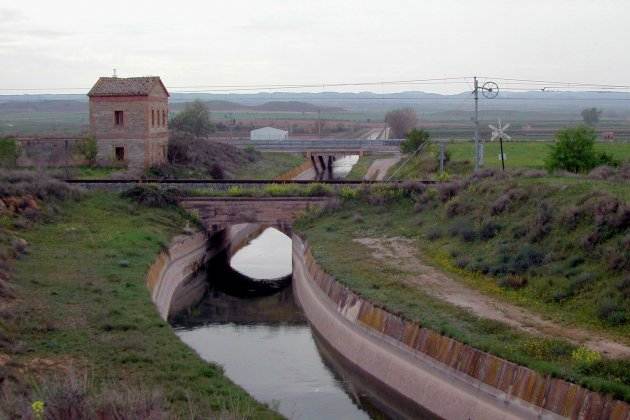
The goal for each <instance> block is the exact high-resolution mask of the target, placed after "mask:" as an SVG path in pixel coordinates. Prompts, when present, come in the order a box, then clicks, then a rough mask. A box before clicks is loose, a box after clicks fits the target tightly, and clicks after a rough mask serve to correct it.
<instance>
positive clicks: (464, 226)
mask: <svg viewBox="0 0 630 420" xmlns="http://www.w3.org/2000/svg"><path fill="white" fill-rule="evenodd" d="M448 233H449V235H451V236H458V237H460V238H461V239H462V240H463V241H465V242H472V241H474V240H475V239H476V237H477V232H475V229H474V228H473V227H472V221H469V220H460V221H457V222H456V223H454V224H452V225H451V226H449V228H448Z"/></svg>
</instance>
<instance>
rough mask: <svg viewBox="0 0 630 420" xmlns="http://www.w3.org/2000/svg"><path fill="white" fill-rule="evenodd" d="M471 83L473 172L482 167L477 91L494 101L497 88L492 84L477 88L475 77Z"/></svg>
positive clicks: (477, 83) (477, 82)
mask: <svg viewBox="0 0 630 420" xmlns="http://www.w3.org/2000/svg"><path fill="white" fill-rule="evenodd" d="M473 81H474V90H473V94H474V95H475V96H474V98H475V171H478V170H479V167H480V166H481V165H483V142H482V141H481V138H480V136H479V91H481V94H482V95H483V96H484V97H486V98H488V99H494V98H496V97H497V95H498V94H499V86H497V84H496V83H494V82H486V83H484V84H483V85H482V86H479V81H478V80H477V76H475V77H473Z"/></svg>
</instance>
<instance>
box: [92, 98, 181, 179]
mask: <svg viewBox="0 0 630 420" xmlns="http://www.w3.org/2000/svg"><path fill="white" fill-rule="evenodd" d="M115 111H122V112H123V122H122V125H116V123H115ZM90 132H91V134H92V135H94V137H95V138H96V140H97V143H98V157H97V161H98V163H99V164H101V165H111V164H112V163H117V159H116V148H117V147H123V148H124V163H125V164H127V166H128V167H129V169H131V170H134V171H138V170H141V169H144V168H148V167H150V166H154V165H159V164H162V163H166V159H167V154H166V153H167V144H168V97H166V96H163V95H160V94H159V92H156V93H155V95H153V96H137V97H127V96H121V97H92V98H90Z"/></svg>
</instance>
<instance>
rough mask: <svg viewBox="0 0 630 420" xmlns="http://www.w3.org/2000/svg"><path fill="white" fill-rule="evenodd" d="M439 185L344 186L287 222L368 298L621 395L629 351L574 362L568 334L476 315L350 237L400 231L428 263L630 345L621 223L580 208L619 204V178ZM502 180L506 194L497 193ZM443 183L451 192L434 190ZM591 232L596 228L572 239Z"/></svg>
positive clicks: (629, 395) (629, 379) (629, 377)
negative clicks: (329, 202) (416, 188)
mask: <svg viewBox="0 0 630 420" xmlns="http://www.w3.org/2000/svg"><path fill="white" fill-rule="evenodd" d="M449 188H451V187H450V186H446V185H441V186H437V187H435V188H429V189H427V190H426V191H424V192H422V193H419V192H415V193H411V196H408V195H407V194H409V190H408V191H407V192H406V193H405V192H404V191H396V190H392V189H385V188H383V187H374V188H373V189H372V191H371V192H363V193H360V194H359V196H358V197H357V195H356V193H351V192H350V191H346V192H345V193H344V194H342V195H343V196H345V197H346V200H345V201H344V203H343V204H342V206H341V208H340V209H336V210H335V211H334V212H325V213H324V214H323V215H316V214H315V215H311V216H309V217H306V218H305V219H303V220H301V221H300V222H299V223H298V225H297V226H296V229H297V230H298V231H299V232H301V233H303V234H304V235H305V236H306V238H307V239H308V240H309V243H310V244H311V246H312V248H313V252H314V255H315V257H316V258H317V261H318V262H319V263H320V264H321V265H322V266H323V268H324V269H325V270H326V271H327V272H329V273H331V274H333V275H334V276H335V277H336V278H337V279H338V280H339V281H341V282H342V283H344V284H346V285H347V286H348V287H350V288H351V289H353V290H355V291H356V292H358V293H359V294H361V295H362V296H365V297H367V298H368V299H369V300H371V301H373V302H375V303H376V304H378V305H383V306H384V307H386V308H388V309H389V310H390V311H392V312H394V313H401V314H403V315H404V316H406V317H408V318H409V319H413V320H417V321H419V322H420V323H421V324H422V325H425V326H428V327H430V328H432V329H434V330H436V331H440V332H442V333H443V334H446V335H449V336H452V337H455V338H457V339H458V340H460V341H463V342H465V343H468V344H471V345H473V346H474V347H476V348H479V349H482V350H485V351H489V352H491V353H494V354H497V355H499V356H501V357H504V358H506V359H509V360H512V361H514V362H517V363H520V364H523V365H526V366H529V367H532V368H533V369H535V370H538V371H540V372H543V373H550V374H552V375H555V376H560V377H563V378H566V379H568V380H571V381H575V382H577V383H580V384H583V385H586V386H588V387H590V388H592V389H595V390H601V391H605V392H612V393H614V394H615V395H617V397H619V398H624V399H626V400H630V360H625V361H614V360H612V361H611V360H606V359H602V360H601V361H597V362H593V363H590V362H589V363H583V361H581V360H580V359H579V356H577V355H576V354H575V351H576V346H575V345H574V344H570V343H569V342H567V341H564V340H561V339H553V338H543V337H540V336H535V335H532V334H530V333H525V332H521V331H520V330H516V329H514V328H512V327H510V326H508V325H507V324H503V323H499V322H496V321H490V320H487V319H481V318H478V317H477V316H475V315H473V314H471V313H470V312H468V311H466V310H464V309H461V308H459V307H456V306H453V305H451V304H448V303H446V302H445V301H442V300H439V299H436V298H434V297H432V296H429V295H428V294H426V293H425V292H423V290H422V289H421V288H419V287H414V286H411V285H409V283H405V282H402V281H401V279H402V278H405V276H408V273H406V271H405V268H404V267H392V266H389V265H387V264H384V263H383V261H380V260H377V259H374V258H372V257H371V251H370V250H369V249H367V248H366V247H364V246H359V245H357V244H354V243H353V242H352V240H353V239H354V238H366V237H367V238H383V237H388V238H392V237H394V238H395V237H402V238H408V239H410V240H412V241H413V242H412V243H413V245H414V246H415V247H416V249H417V250H418V251H419V252H420V254H421V255H422V257H423V259H426V262H427V263H429V264H431V265H433V266H435V267H438V268H439V269H441V270H443V271H445V272H448V273H450V275H451V276H452V277H453V278H454V279H456V280H458V281H460V282H462V283H463V284H466V285H467V286H469V287H472V288H474V289H477V290H479V291H481V292H482V293H485V294H488V295H490V296H493V297H495V298H498V299H502V300H505V301H507V302H511V303H512V304H514V305H517V306H523V307H525V308H527V309H528V310H533V311H535V312H537V313H538V314H541V315H542V316H543V317H544V318H546V319H550V320H552V321H554V322H556V323H558V324H559V325H564V326H567V327H568V326H577V327H579V328H582V329H584V330H586V331H594V332H595V331H596V332H597V333H598V334H603V335H605V336H607V337H610V338H611V339H613V340H615V341H619V342H623V343H625V344H626V345H630V310H629V309H628V308H630V278H628V275H629V274H630V273H628V271H627V270H628V269H629V268H630V267H628V264H630V261H629V260H628V256H627V248H626V253H625V254H624V243H625V242H624V241H626V240H627V236H624V231H625V229H624V228H623V227H619V226H618V225H617V224H616V223H617V222H616V221H615V220H616V219H615V218H616V217H618V216H617V215H616V213H610V214H608V215H607V216H606V219H605V220H609V222H603V223H604V224H603V225H596V224H595V222H594V219H593V217H594V216H592V213H590V212H592V211H594V210H593V208H594V207H596V206H597V205H599V204H597V203H599V202H603V201H605V202H607V203H615V200H622V201H621V203H622V205H627V202H628V200H629V199H630V188H629V187H628V186H627V185H626V184H623V183H612V182H607V181H591V180H585V179H578V178H559V177H558V178H526V179H514V178H509V179H506V180H496V179H493V178H489V179H486V180H483V181H478V182H473V183H472V184H471V185H470V186H468V187H459V189H457V187H453V188H455V190H453V191H454V195H453V196H450V194H451V193H450V192H449V191H450V190H449ZM510 190H512V191H514V195H513V196H512V195H508V196H506V195H505V194H506V192H507V191H510ZM362 194H363V195H362ZM366 194H367V195H366ZM444 194H449V195H447V196H446V197H449V196H450V197H451V198H450V199H448V198H447V199H446V200H445V201H443V198H442V197H443V196H444ZM406 195H407V197H406ZM507 197H512V198H511V200H512V201H511V202H510V204H509V205H507V210H504V211H501V212H499V213H497V214H494V215H493V213H492V210H491V207H492V206H498V205H499V204H498V203H499V202H503V201H504V200H509V199H508V198H507ZM369 203H371V204H369ZM624 203H625V204H624ZM574 209H578V210H576V211H579V212H584V213H583V216H581V217H582V218H580V219H578V220H577V222H576V225H575V227H573V225H571V224H570V223H567V222H566V218H567V217H570V215H571V214H573V213H572V212H573V211H574ZM599 223H602V222H599ZM606 223H611V225H610V226H617V227H615V228H613V227H608V226H607V225H606ZM594 231H595V232H606V233H605V235H606V236H603V237H601V238H600V239H596V241H599V242H595V243H594V244H592V245H588V247H587V245H583V244H588V243H589V242H585V241H586V239H585V238H593V237H591V236H589V235H591V234H592V233H593V232H594ZM626 233H627V232H626ZM600 234H602V235H603V233H600ZM590 240H592V239H589V241H590ZM350 244H352V246H349V245H350ZM613 261H614V264H613V263H612V262H613ZM618 261H621V262H619V264H618V263H617V262H618ZM624 264H625V265H624ZM624 267H626V268H624Z"/></svg>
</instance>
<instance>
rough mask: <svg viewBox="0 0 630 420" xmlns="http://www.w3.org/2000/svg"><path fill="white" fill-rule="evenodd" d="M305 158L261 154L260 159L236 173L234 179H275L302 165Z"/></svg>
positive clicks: (269, 153) (272, 153)
mask: <svg viewBox="0 0 630 420" xmlns="http://www.w3.org/2000/svg"><path fill="white" fill-rule="evenodd" d="M303 162H304V156H302V155H301V154H298V153H274V152H263V153H260V158H259V159H257V160H255V161H253V162H248V163H245V164H244V165H243V166H242V167H240V168H239V169H237V170H236V172H235V173H234V177H233V178H234V179H274V178H275V177H277V176H278V175H282V174H283V173H285V172H287V171H289V170H291V169H293V168H295V167H296V166H299V165H301V164H302V163H303Z"/></svg>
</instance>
